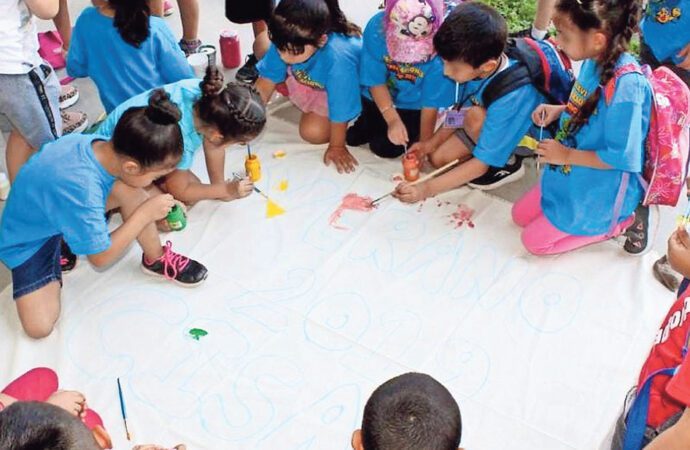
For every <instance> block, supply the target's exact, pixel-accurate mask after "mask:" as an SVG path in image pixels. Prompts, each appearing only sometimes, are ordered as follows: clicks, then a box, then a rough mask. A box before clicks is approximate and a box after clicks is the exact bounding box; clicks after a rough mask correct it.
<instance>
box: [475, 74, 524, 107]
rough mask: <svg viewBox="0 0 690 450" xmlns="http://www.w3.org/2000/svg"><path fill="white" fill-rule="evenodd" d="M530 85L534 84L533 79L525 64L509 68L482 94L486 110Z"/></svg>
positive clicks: (493, 80)
mask: <svg viewBox="0 0 690 450" xmlns="http://www.w3.org/2000/svg"><path fill="white" fill-rule="evenodd" d="M529 84H532V78H531V77H530V74H529V70H528V69H527V67H526V66H525V65H524V64H521V63H517V64H514V65H512V66H510V67H508V68H507V69H505V70H504V71H503V72H501V73H499V74H497V75H496V76H495V77H494V78H493V79H492V80H491V81H490V82H489V84H488V85H487V86H486V88H485V89H484V93H483V94H482V102H483V103H484V108H486V109H489V106H491V104H492V103H494V102H495V101H496V100H498V99H499V98H501V97H503V96H505V95H508V94H510V93H511V92H513V91H515V90H517V89H520V88H521V87H523V86H527V85H529Z"/></svg>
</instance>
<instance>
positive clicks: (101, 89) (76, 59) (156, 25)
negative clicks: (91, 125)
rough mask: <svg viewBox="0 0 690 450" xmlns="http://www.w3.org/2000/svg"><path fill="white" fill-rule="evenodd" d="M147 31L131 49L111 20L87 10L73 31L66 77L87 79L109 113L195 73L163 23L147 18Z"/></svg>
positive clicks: (160, 20)
mask: <svg viewBox="0 0 690 450" xmlns="http://www.w3.org/2000/svg"><path fill="white" fill-rule="evenodd" d="M149 32H150V35H149V37H148V38H147V39H146V40H145V41H144V42H142V43H141V45H140V46H139V48H137V47H134V46H133V45H131V44H128V43H127V42H125V41H124V40H123V39H122V36H120V33H119V32H118V30H117V28H115V25H114V23H113V19H112V18H111V17H107V16H104V15H103V14H101V13H100V12H98V10H97V9H96V8H93V7H89V8H86V9H85V10H84V12H82V13H81V15H80V16H79V19H78V20H77V24H76V25H75V26H74V31H73V33H72V43H71V44H70V47H69V53H68V54H67V73H69V75H71V76H73V77H91V79H93V82H94V83H96V86H97V87H98V94H99V95H100V97H101V102H102V103H103V106H104V107H105V110H106V112H108V113H109V112H110V111H112V110H113V109H114V108H115V107H116V106H117V105H119V104H120V103H122V102H124V101H125V100H127V99H129V98H132V97H134V96H135V95H137V94H140V93H142V92H144V91H148V90H149V89H153V88H155V87H158V86H162V85H164V84H167V83H174V82H175V81H179V80H183V79H185V78H192V77H193V76H194V72H193V71H192V68H191V66H190V65H189V63H187V60H186V59H185V56H184V53H183V52H182V50H181V49H180V47H179V45H177V42H176V41H175V38H174V37H173V35H172V33H171V32H170V29H169V28H168V26H167V25H166V24H165V22H164V21H163V20H162V19H160V18H159V17H151V18H150V19H149Z"/></svg>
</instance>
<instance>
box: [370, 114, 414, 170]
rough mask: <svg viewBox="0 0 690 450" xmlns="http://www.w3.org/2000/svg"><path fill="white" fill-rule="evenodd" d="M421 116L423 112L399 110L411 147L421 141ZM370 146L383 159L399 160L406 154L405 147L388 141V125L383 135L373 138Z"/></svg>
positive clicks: (377, 134)
mask: <svg viewBox="0 0 690 450" xmlns="http://www.w3.org/2000/svg"><path fill="white" fill-rule="evenodd" d="M379 114H381V113H379ZM421 114H422V112H421V111H420V110H418V109H399V110H398V115H400V119H401V120H402V122H403V124H404V125H405V128H406V129H407V137H408V138H409V145H412V144H413V143H415V142H417V141H418V140H419V121H420V120H421ZM384 124H385V121H384ZM369 146H370V147H371V151H372V152H374V153H375V154H376V155H378V156H380V157H382V158H397V157H399V156H400V155H402V154H403V153H404V152H405V147H403V146H402V145H395V144H393V143H392V142H391V141H389V140H388V125H386V127H385V129H384V131H383V132H382V133H376V134H375V135H373V136H372V138H371V142H370V143H369Z"/></svg>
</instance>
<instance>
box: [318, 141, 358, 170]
mask: <svg viewBox="0 0 690 450" xmlns="http://www.w3.org/2000/svg"><path fill="white" fill-rule="evenodd" d="M323 162H324V164H326V165H327V166H330V165H331V163H334V164H335V168H336V169H338V173H343V172H345V173H350V172H354V171H355V167H356V166H357V165H358V164H359V163H358V162H357V160H356V159H355V157H354V156H352V154H351V153H350V151H349V150H348V149H347V147H345V146H334V145H329V146H328V149H327V150H326V153H324V155H323Z"/></svg>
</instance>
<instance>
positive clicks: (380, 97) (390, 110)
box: [369, 84, 410, 145]
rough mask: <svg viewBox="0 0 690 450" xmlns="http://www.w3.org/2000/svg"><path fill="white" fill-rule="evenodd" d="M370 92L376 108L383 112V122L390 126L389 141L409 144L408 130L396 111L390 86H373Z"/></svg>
mask: <svg viewBox="0 0 690 450" xmlns="http://www.w3.org/2000/svg"><path fill="white" fill-rule="evenodd" d="M369 92H371V97H372V98H373V99H374V103H376V107H377V108H378V109H379V111H381V115H382V116H383V120H385V121H386V124H387V125H388V140H389V141H391V142H392V143H393V144H395V145H403V144H407V143H408V142H409V141H410V138H409V137H408V135H407V128H405V124H404V123H403V121H402V119H401V118H400V114H398V110H397V109H395V104H394V103H393V98H392V97H391V93H390V92H389V91H388V86H386V85H385V84H382V85H379V86H372V87H371V88H369Z"/></svg>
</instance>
